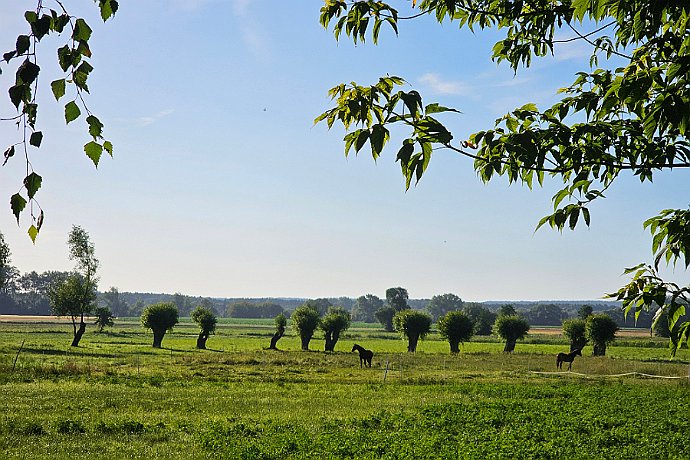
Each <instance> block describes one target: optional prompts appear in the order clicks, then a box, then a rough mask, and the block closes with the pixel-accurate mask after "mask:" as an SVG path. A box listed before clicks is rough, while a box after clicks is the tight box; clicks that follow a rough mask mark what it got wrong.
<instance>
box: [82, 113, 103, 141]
mask: <svg viewBox="0 0 690 460" xmlns="http://www.w3.org/2000/svg"><path fill="white" fill-rule="evenodd" d="M86 122H87V123H88V124H89V134H90V135H91V136H92V137H93V138H94V140H95V139H99V138H101V137H102V136H101V134H102V133H103V123H101V121H100V120H99V119H98V118H96V117H95V116H93V115H89V116H88V117H86Z"/></svg>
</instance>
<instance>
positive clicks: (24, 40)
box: [17, 35, 31, 55]
mask: <svg viewBox="0 0 690 460" xmlns="http://www.w3.org/2000/svg"><path fill="white" fill-rule="evenodd" d="M29 47H31V40H30V39H29V36H28V35H20V36H19V37H17V54H18V55H19V54H24V53H26V52H27V51H29Z"/></svg>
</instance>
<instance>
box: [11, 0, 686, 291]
mask: <svg viewBox="0 0 690 460" xmlns="http://www.w3.org/2000/svg"><path fill="white" fill-rule="evenodd" d="M31 3H32V2H12V4H11V5H9V6H4V7H3V9H4V10H5V11H6V12H3V14H2V16H0V43H1V44H3V45H2V46H4V47H5V48H7V49H10V48H11V47H12V46H13V44H14V41H15V39H16V35H17V34H19V33H23V29H22V28H23V24H22V21H21V18H22V12H23V10H24V9H28V8H30V5H31ZM48 3H49V2H47V3H46V5H47V4H48ZM404 3H405V4H407V2H404ZM321 4H322V2H321V1H318V0H301V1H299V2H275V1H269V0H235V1H228V0H225V1H222V0H168V1H162V0H160V1H159V0H146V1H142V2H136V3H132V2H121V8H120V11H119V12H118V14H117V15H116V17H115V18H114V20H112V21H109V22H108V23H107V24H105V25H104V24H102V23H101V22H100V20H99V19H97V14H96V8H95V6H93V3H92V2H90V1H87V0H83V1H78V2H74V6H72V8H73V9H74V11H75V12H76V11H77V10H79V12H80V14H83V15H84V16H85V17H86V18H87V19H88V22H89V23H90V25H91V26H92V28H93V29H94V35H93V38H92V44H91V48H92V50H93V52H94V58H93V59H92V64H93V66H94V67H95V70H94V72H93V73H92V75H91V77H90V80H89V87H90V88H91V93H92V94H91V96H89V97H88V99H87V103H88V105H89V108H90V109H91V110H92V111H93V112H94V113H96V114H97V115H98V116H99V118H100V119H101V120H102V121H103V122H104V124H105V134H106V137H107V138H108V139H109V140H111V141H112V142H113V144H114V146H115V156H114V158H113V159H110V158H103V159H102V161H101V164H100V165H99V168H98V170H95V169H94V167H93V164H92V163H91V162H90V160H88V158H86V157H85V155H84V154H83V151H82V146H83V144H84V142H86V141H87V135H86V129H85V127H84V122H83V121H77V122H74V123H72V124H70V125H69V126H65V125H64V119H63V116H62V104H58V103H55V101H54V99H53V98H52V95H51V94H50V90H49V88H48V87H47V85H48V83H49V82H50V81H51V80H52V79H54V78H57V75H58V74H57V73H56V72H57V64H56V63H55V62H54V61H55V59H54V56H55V49H56V47H57V46H61V45H60V42H59V41H51V40H50V39H44V42H45V43H41V45H42V46H41V47H42V48H43V51H42V54H41V55H40V58H41V62H40V64H41V66H42V74H41V79H42V83H43V87H42V90H41V93H40V94H39V98H40V103H41V109H40V110H41V112H40V115H39V125H40V129H42V130H43V131H44V133H45V136H46V137H45V139H44V142H43V145H42V147H41V148H40V149H39V150H37V151H36V152H35V153H33V154H32V160H33V164H34V168H35V170H36V171H37V172H38V173H39V174H41V175H42V176H43V178H44V182H43V187H42V189H41V190H40V192H39V195H38V199H39V202H40V204H41V206H42V207H43V209H44V210H45V212H46V221H45V226H44V228H43V230H42V231H41V234H40V236H39V238H38V241H37V243H36V244H35V245H32V244H31V241H30V240H29V238H28V236H27V235H26V227H27V218H26V217H23V218H22V222H21V224H22V225H21V227H19V228H18V227H17V225H16V222H15V221H14V217H13V216H12V214H11V212H10V210H9V206H8V207H7V209H6V210H5V212H2V213H0V229H2V232H3V234H4V235H5V239H6V241H7V242H8V243H9V245H10V247H11V250H12V253H13V258H12V259H13V263H14V265H16V266H17V267H18V268H19V269H20V270H21V271H22V272H24V271H30V270H37V271H43V270H49V269H56V270H68V269H70V268H71V267H72V266H73V264H72V263H71V262H70V261H69V260H68V258H67V245H66V240H67V234H68V232H69V229H70V228H71V225H72V224H78V225H80V226H82V227H83V228H84V229H85V230H86V231H87V232H88V233H89V234H90V235H91V238H92V241H93V242H94V244H95V247H96V254H97V257H98V258H99V259H100V260H101V270H100V276H101V282H100V288H101V289H103V290H105V289H108V288H109V287H110V286H115V287H117V288H119V289H120V290H122V291H147V292H170V293H172V292H182V293H184V294H188V295H201V296H214V297H243V296H246V297H252V296H254V297H258V296H290V297H323V296H328V297H331V296H341V295H346V296H359V295H362V294H366V293H373V294H376V295H379V296H381V297H383V296H384V295H385V290H386V289H387V288H388V287H392V286H403V287H406V288H407V289H408V291H409V293H410V296H411V297H415V298H419V297H431V296H433V295H436V294H442V293H446V292H452V293H455V294H457V295H459V296H460V297H461V298H463V299H465V300H497V299H506V300H521V299H524V300H529V299H596V298H600V297H601V296H602V295H603V294H604V293H606V292H612V291H614V290H616V289H617V288H618V287H619V286H620V285H622V284H624V282H625V277H622V276H621V273H622V270H623V268H624V267H627V266H631V265H634V264H637V263H639V262H642V261H649V260H651V254H650V244H651V243H650V239H649V237H648V235H647V234H646V233H645V231H644V230H643V229H642V222H643V221H644V220H645V219H646V218H648V217H651V216H652V215H654V214H656V213H657V212H658V211H659V210H661V209H664V208H670V207H679V208H685V207H687V206H688V201H689V200H688V196H687V186H686V184H687V181H688V173H687V172H674V173H673V174H672V175H664V176H659V177H658V178H657V179H655V182H654V184H653V185H649V184H640V183H639V181H637V180H636V179H634V178H628V177H624V178H622V179H621V180H620V181H619V182H618V183H616V184H615V185H614V186H613V187H612V188H611V189H610V190H609V192H608V194H607V196H608V198H607V199H606V200H604V201H602V202H601V203H597V204H596V205H595V206H593V207H592V209H591V210H592V226H591V227H590V228H589V229H587V228H585V227H582V228H579V229H577V230H576V231H574V232H570V231H565V232H563V233H559V232H555V231H552V230H549V229H546V228H545V229H541V230H540V231H538V232H536V233H535V232H534V228H535V226H536V223H537V222H538V221H539V219H540V218H541V217H542V216H544V215H545V214H547V213H548V212H549V210H550V209H551V202H550V197H551V195H552V194H553V193H554V192H555V191H556V190H557V187H558V184H557V183H547V184H546V186H545V187H544V189H541V190H535V191H529V190H528V189H526V188H524V187H521V186H519V185H512V186H509V185H508V184H507V181H506V180H504V179H501V178H499V179H497V180H494V181H492V183H490V184H487V185H485V184H482V183H481V182H480V181H479V180H478V178H477V177H476V174H475V173H474V171H473V169H472V162H471V160H469V159H467V158H462V157H459V156H457V155H455V154H453V153H450V152H438V153H437V154H436V155H435V157H434V159H433V160H432V162H431V165H430V167H429V170H428V172H427V173H426V175H425V177H424V178H423V179H422V181H421V182H420V183H419V185H418V186H417V187H414V188H412V189H410V190H409V191H408V192H405V190H404V179H403V178H402V175H401V174H400V168H399V166H398V165H397V164H396V163H395V162H394V159H395V152H396V151H397V148H398V147H397V146H396V145H395V143H393V144H391V147H390V148H389V149H388V150H386V151H385V152H384V155H383V156H382V157H381V158H380V159H379V160H378V162H377V163H374V161H373V160H372V159H371V158H370V157H369V156H367V155H366V154H360V156H359V157H354V156H351V157H350V158H348V159H346V158H345V157H344V155H343V143H342V136H343V135H344V132H343V130H342V128H341V127H337V126H336V127H334V128H333V129H332V130H331V131H328V130H327V129H326V127H325V125H317V126H313V119H314V118H315V117H316V116H317V115H318V114H320V113H321V112H322V111H324V110H326V109H327V108H329V100H328V97H327V91H328V89H329V88H330V87H332V86H335V85H336V84H339V83H341V82H349V81H356V82H358V83H361V84H368V83H371V82H374V81H375V80H376V79H377V78H378V77H379V76H382V75H385V74H386V73H389V74H391V75H398V76H401V77H403V78H405V79H406V80H407V81H408V82H409V83H410V88H415V89H417V90H419V91H420V92H421V93H422V95H423V96H424V98H425V103H428V102H439V103H441V104H443V105H447V106H452V107H456V108H458V109H459V110H461V111H462V112H463V113H462V114H460V115H453V116H448V117H445V118H444V120H445V121H446V122H447V123H448V127H449V128H450V129H451V130H452V131H453V133H454V135H455V137H456V138H457V139H462V138H466V137H467V136H469V134H471V133H472V132H474V131H477V130H480V129H487V128H490V127H491V126H493V120H494V119H495V118H497V117H500V116H501V115H503V114H504V113H506V112H507V111H509V110H511V109H513V108H515V107H518V106H521V105H523V104H524V103H527V102H536V103H537V104H538V105H539V106H540V107H545V106H547V105H548V104H550V103H552V102H553V101H554V100H555V97H556V90H557V89H558V88H560V87H563V86H566V85H568V84H569V83H570V82H571V81H572V80H573V78H574V77H573V75H574V73H575V72H576V71H577V70H584V69H586V66H587V62H588V51H589V50H588V49H587V48H586V47H584V46H582V45H579V44H577V43H574V44H572V43H571V44H568V45H567V46H566V45H563V46H561V47H560V48H557V50H556V56H554V57H549V58H546V59H541V60H538V61H536V62H534V64H533V66H532V67H531V68H530V69H527V70H524V69H522V70H520V71H519V72H518V74H517V75H514V74H513V71H512V70H511V69H510V68H509V66H508V65H505V64H501V65H497V64H496V63H493V62H491V60H490V58H489V56H490V50H491V47H492V46H493V43H494V42H495V41H496V39H497V37H498V36H499V35H497V33H496V31H478V32H477V33H476V34H472V33H470V32H468V31H460V30H457V29H456V27H455V26H453V25H452V24H444V25H442V26H439V25H438V24H437V23H436V22H435V21H433V19H432V18H422V19H420V20H417V21H414V22H408V23H405V24H402V25H401V28H400V36H399V37H397V38H396V37H395V36H394V35H393V34H392V33H390V32H389V31H387V30H384V31H383V32H382V36H381V40H380V43H379V45H378V46H374V45H373V44H371V43H369V42H367V43H366V44H364V45H362V44H359V45H357V46H355V45H353V44H352V42H351V41H348V40H346V39H342V40H341V41H340V42H339V43H338V42H336V41H335V40H334V38H333V36H332V34H331V33H330V32H329V31H326V30H324V29H323V28H321V26H320V25H319V23H318V16H319V8H320V5H321ZM400 4H403V2H400ZM401 11H404V8H401ZM563 36H564V37H569V36H570V35H569V34H567V33H565V32H564V33H563ZM3 51H4V50H3ZM3 70H4V72H3V75H2V76H0V80H2V83H3V87H5V88H6V87H8V85H9V84H8V81H9V80H8V79H10V78H13V72H11V71H9V70H8V69H7V68H6V67H3ZM12 112H13V107H12V106H11V104H10V102H9V101H8V100H6V98H5V97H3V98H2V99H1V100H0V113H1V114H2V116H7V115H9V114H12ZM0 136H2V139H5V140H6V143H8V144H9V143H10V142H14V140H13V139H14V138H15V137H16V132H15V131H14V129H13V128H12V127H11V126H8V125H7V124H4V125H2V126H0ZM8 139H11V141H10V142H8V141H7V140H8ZM393 142H395V139H393ZM23 170H24V164H23V163H22V161H21V158H17V157H15V158H14V159H13V160H12V161H11V162H10V163H8V165H7V166H5V167H4V168H2V170H0V174H1V175H2V179H1V181H0V196H5V197H7V198H9V196H10V195H11V194H13V193H15V192H16V191H17V190H18V188H19V184H20V181H21V178H22V177H23V175H22V172H23ZM670 276H671V278H674V279H678V280H680V281H682V280H683V279H684V278H687V274H686V272H683V271H681V270H680V268H678V269H677V270H676V272H671V273H670Z"/></svg>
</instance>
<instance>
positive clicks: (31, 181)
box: [24, 172, 43, 199]
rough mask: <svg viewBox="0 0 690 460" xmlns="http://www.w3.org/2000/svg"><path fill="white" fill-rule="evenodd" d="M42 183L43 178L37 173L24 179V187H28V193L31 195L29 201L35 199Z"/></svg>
mask: <svg viewBox="0 0 690 460" xmlns="http://www.w3.org/2000/svg"><path fill="white" fill-rule="evenodd" d="M41 182H43V178H42V177H41V176H39V175H38V174H36V173H35V172H32V173H31V174H29V175H28V176H26V177H25V178H24V187H26V193H27V194H28V195H29V199H33V197H34V195H36V192H37V191H38V189H39V188H41Z"/></svg>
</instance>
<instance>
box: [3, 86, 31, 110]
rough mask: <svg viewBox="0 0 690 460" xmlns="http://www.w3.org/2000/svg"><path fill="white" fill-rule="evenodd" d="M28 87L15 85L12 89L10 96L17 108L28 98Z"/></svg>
mask: <svg viewBox="0 0 690 460" xmlns="http://www.w3.org/2000/svg"><path fill="white" fill-rule="evenodd" d="M26 90H27V87H26V86H25V85H14V86H12V87H10V89H9V91H8V93H9V94H10V101H12V104H14V106H15V107H16V108H19V104H21V103H22V101H23V100H24V99H25V98H26Z"/></svg>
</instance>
